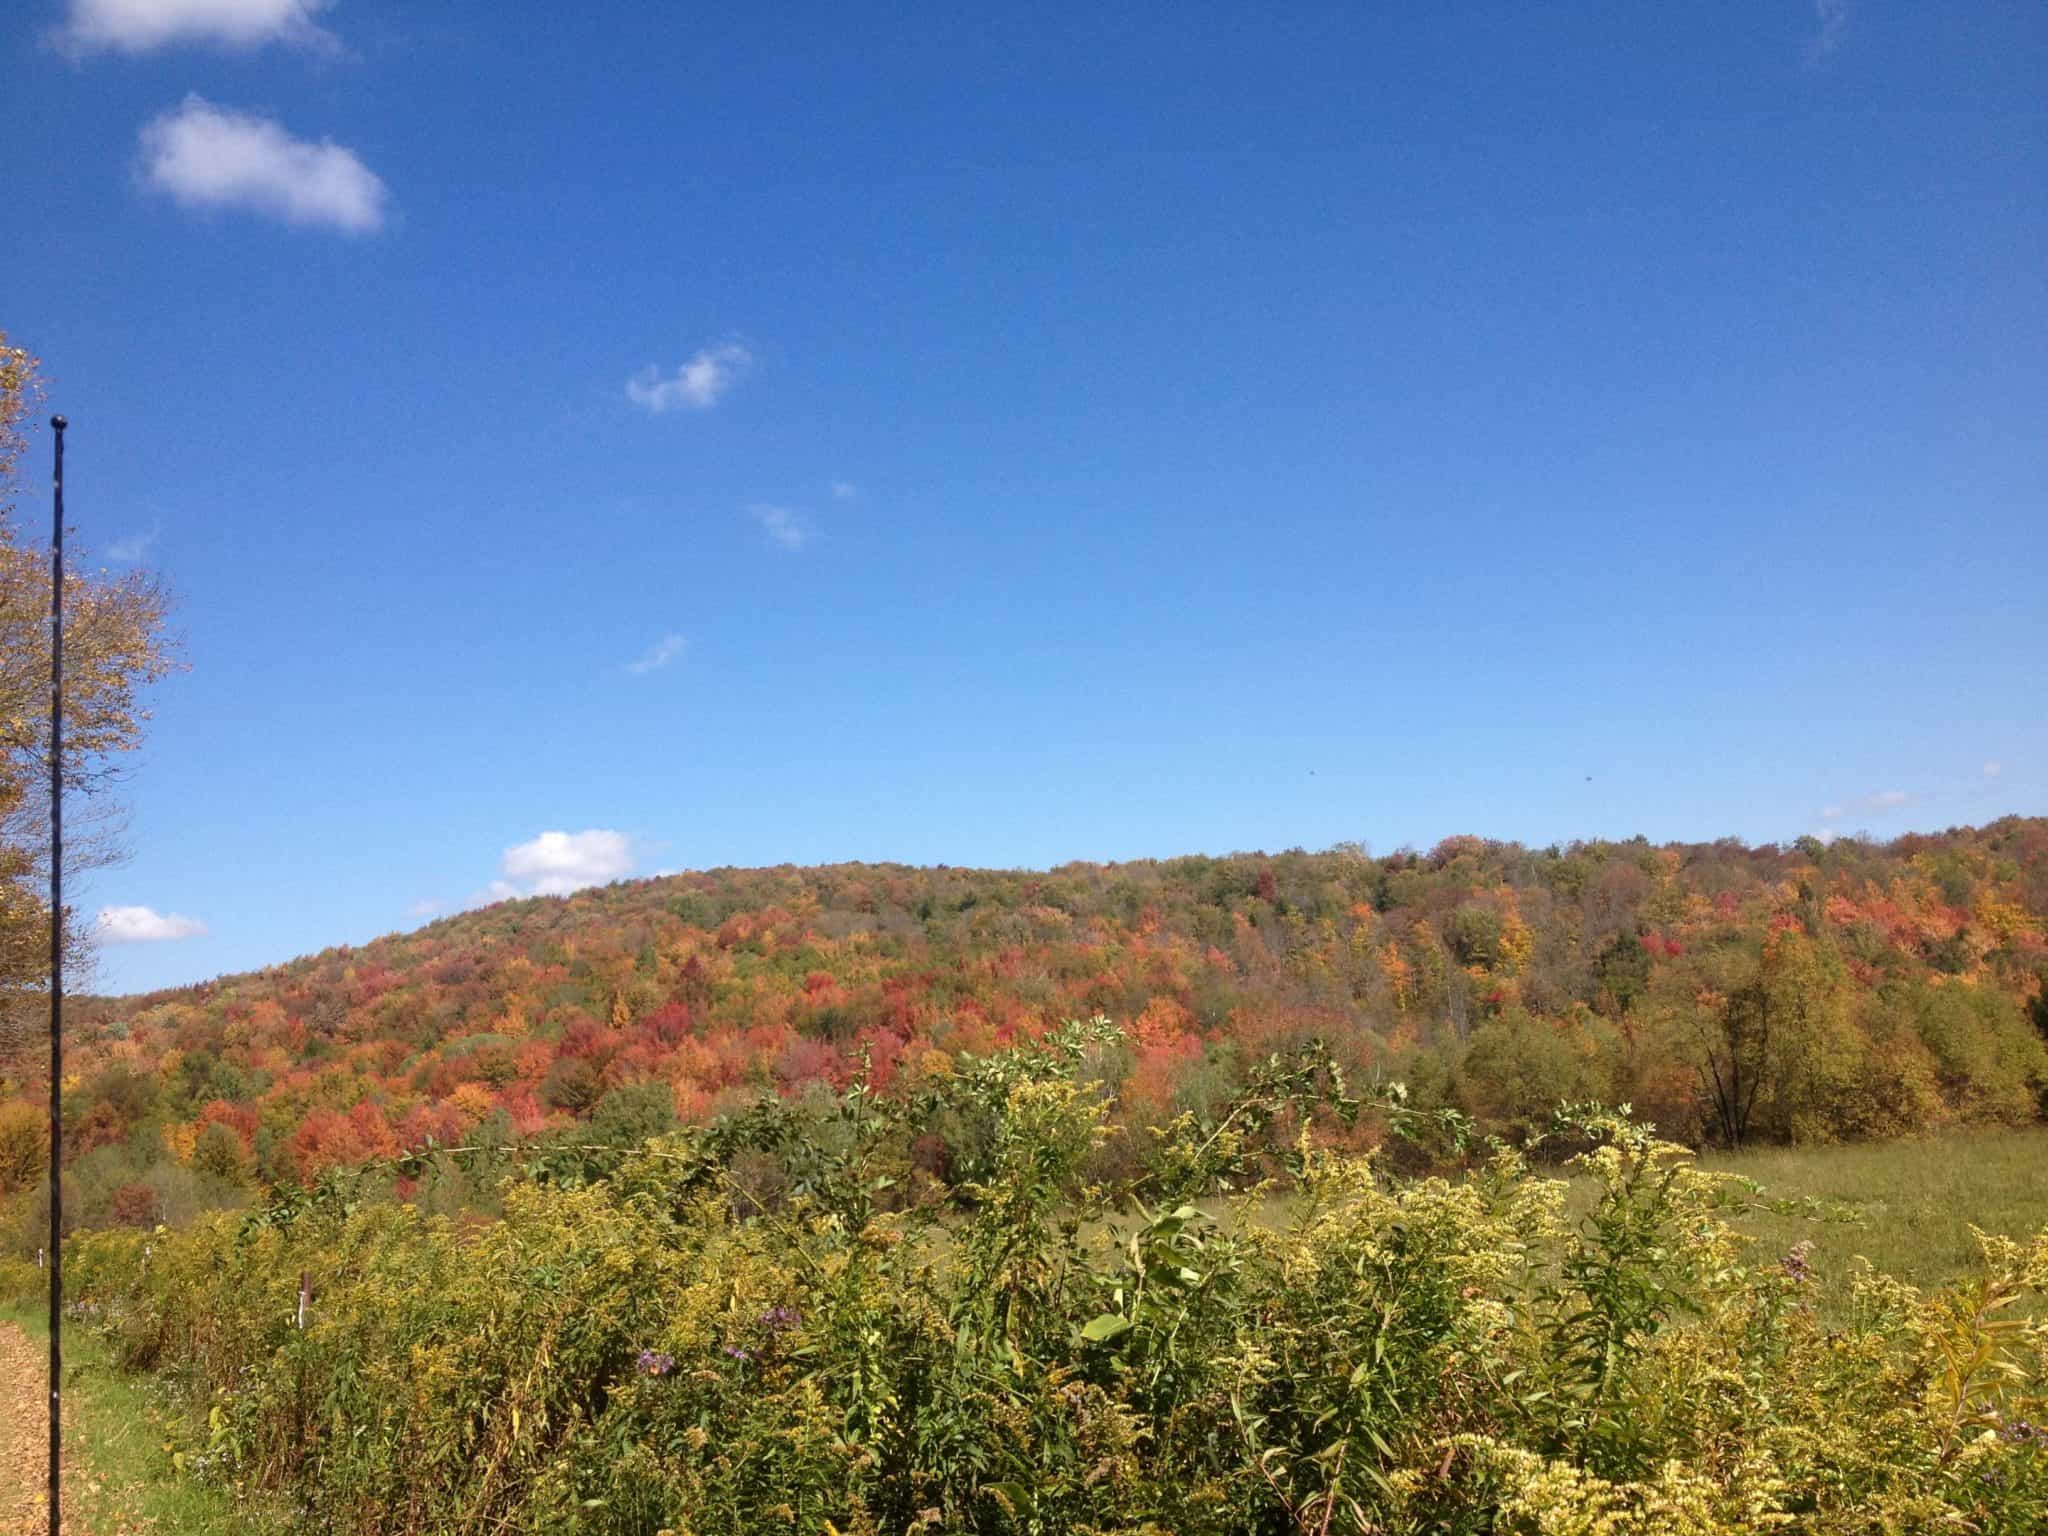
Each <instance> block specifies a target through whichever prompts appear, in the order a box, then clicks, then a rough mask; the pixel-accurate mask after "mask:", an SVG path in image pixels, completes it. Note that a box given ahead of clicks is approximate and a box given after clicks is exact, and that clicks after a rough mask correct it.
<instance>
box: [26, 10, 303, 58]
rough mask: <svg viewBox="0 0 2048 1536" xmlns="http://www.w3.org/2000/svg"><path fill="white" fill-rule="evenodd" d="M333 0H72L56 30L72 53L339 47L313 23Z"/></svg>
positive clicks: (59, 44) (56, 37) (57, 37)
mask: <svg viewBox="0 0 2048 1536" xmlns="http://www.w3.org/2000/svg"><path fill="white" fill-rule="evenodd" d="M330 3H331V0H71V5H70V9H69V10H68V11H67V13H66V15H65V18H64V25H63V26H61V27H59V28H58V29H57V30H56V32H55V33H54V34H53V39H52V40H53V41H54V42H55V43H56V45H57V47H59V48H60V49H62V50H63V51H65V52H66V53H71V54H85V53H97V52H100V51H102V50H106V49H112V50H114V51H115V52H118V53H148V52H149V51H151V50H152V49H156V48H168V47H173V46H175V45H177V44H179V43H219V44H221V45H223V46H225V47H229V48H255V47H258V46H260V45H261V44H264V43H285V44H289V45H291V46H295V47H300V48H334V47H336V46H337V44H336V41H335V38H334V35H333V34H332V33H330V32H326V31H323V30H322V29H321V28H319V27H317V26H315V25H314V24H313V17H314V15H315V14H316V13H317V12H320V11H324V10H326V9H327V7H328V5H329V4H330Z"/></svg>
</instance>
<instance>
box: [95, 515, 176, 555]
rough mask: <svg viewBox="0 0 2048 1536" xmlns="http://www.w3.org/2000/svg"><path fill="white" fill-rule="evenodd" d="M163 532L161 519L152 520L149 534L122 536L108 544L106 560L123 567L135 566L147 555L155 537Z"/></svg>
mask: <svg viewBox="0 0 2048 1536" xmlns="http://www.w3.org/2000/svg"><path fill="white" fill-rule="evenodd" d="M163 531H164V524H163V519H162V518H153V519H151V521H150V525H149V532H147V533H130V534H124V535H123V536H122V537H120V538H118V539H116V540H114V542H113V543H111V544H109V545H108V546H107V550H106V554H107V558H108V559H109V560H119V561H120V562H121V563H122V564H124V565H135V564H137V563H139V562H140V561H141V560H142V558H143V557H144V556H145V555H147V554H148V553H149V547H150V545H152V544H154V543H155V542H156V538H157V535H158V534H160V533H162V532H163Z"/></svg>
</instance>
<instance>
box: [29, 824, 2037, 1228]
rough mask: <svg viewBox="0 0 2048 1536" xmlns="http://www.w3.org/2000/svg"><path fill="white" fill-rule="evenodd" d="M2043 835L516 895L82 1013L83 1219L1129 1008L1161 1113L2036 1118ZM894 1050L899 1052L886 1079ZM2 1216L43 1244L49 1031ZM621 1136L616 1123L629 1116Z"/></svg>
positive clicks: (1641, 845)
mask: <svg viewBox="0 0 2048 1536" xmlns="http://www.w3.org/2000/svg"><path fill="white" fill-rule="evenodd" d="M2044 934H2048V821H2044V820H2041V819H2022V818H2008V819H2005V820H2002V821H1999V822H1996V823H1993V824H1991V825H1988V826H1985V827H1982V828H1976V829H1967V828H1966V829H1958V830H1954V831H1950V832H1946V833H1941V834H1938V835H1927V836H1919V835H1916V836H1909V837H1904V838H1900V839H1898V840H1896V841H1894V842H1892V843H1889V844H1884V845H1875V844H1869V843H1865V842H1861V841H1851V840H1843V841H1837V842H1834V843H1832V844H1829V845H1823V844H1821V843H1820V842H1818V841H1816V840H1813V839H1804V840H1802V841H1801V842H1800V843H1799V844H1797V845H1795V846H1792V847H1784V848H1780V847H1775V846H1765V847H1757V848H1751V847H1746V846H1744V845H1743V844H1741V843H1739V842H1735V841H1723V842H1717V843H1708V844H1685V845H1667V846H1661V847H1660V846H1654V845H1651V844H1649V843H1648V842H1646V841H1643V840H1640V839H1638V840H1634V841H1629V842H1590V843H1577V844H1571V845H1567V846H1561V847H1551V848H1544V849H1530V848H1525V847H1522V846H1520V845H1517V844H1513V843H1500V842H1489V841H1484V840H1482V839H1479V838H1475V837H1456V838H1451V839H1448V840H1446V841H1445V842H1443V843H1441V844H1439V845H1438V846H1436V847H1435V848H1433V849H1431V850H1429V851H1427V852H1426V853H1425V852H1410V851H1403V852H1399V853H1395V854H1391V855H1387V856H1384V857H1374V856H1372V855H1370V854H1368V853H1367V852H1366V851H1365V850H1363V849H1360V848H1355V847H1352V848H1338V849H1333V850H1330V851H1328V852H1323V853H1305V852H1299V851H1296V852H1289V853H1282V854H1276V855H1271V856H1267V855H1251V854H1248V855H1234V856H1230V857H1225V858H1183V859H1172V860H1166V861H1157V862H1155V861H1145V862H1139V863H1128V864H1116V865H1084V864H1076V865H1067V866H1064V867H1061V868H1059V869H1055V870H1051V871H1044V872H1028V871H987V870H965V869H949V868H945V867H939V868H930V869H917V868H909V867H903V866H893V865H838V866H832V867H827V868H817V869H797V868H788V867H784V868H776V869H761V870H714V871H708V872H703V873H696V874H685V875H679V876H675V877H672V878H667V879H661V880H651V881H640V882H631V883H625V884H619V885H614V886H610V887H607V888H604V889H595V890H590V891H585V892H582V893H579V894H577V895H574V896H571V897H568V898H542V899H534V900H527V901H514V902H507V903H503V904H501V905H498V906H493V907H489V908H485V909H483V910H480V911H476V912H471V913H467V914H464V915H462V916H459V917H454V918H450V919H448V920H446V921H442V922H438V923H434V924H431V925H429V926H427V927H425V928H422V929H420V930H418V931H417V932H413V933H408V934H401V935H395V936H392V937H389V938H385V939H380V940H378V941H376V942H374V943H371V944H368V945H364V946H362V947H360V948H350V949H335V950H330V951H327V952H325V953H323V954H320V955H316V956H312V957H310V958H307V959H304V960H299V961H295V962H293V963H291V964H288V965H282V966H277V967H274V968H272V969H269V970H266V971H262V972H258V973H253V974H249V975H243V976H235V977H228V978H223V979H221V980H219V981H216V982H212V983H209V984H206V985H202V986H197V987H192V988H186V989H181V990H177V991H170V992H163V993H158V994H152V995H148V996H141V997H133V998H121V999H104V1000H96V1001H93V1002H90V1003H87V1004H85V1005H82V1006H81V1007H80V1008H79V1009H78V1010H77V1011H75V1012H74V1014H73V1016H72V1025H71V1027H72V1044H71V1047H70V1052H71V1054H70V1057H69V1062H70V1064H72V1069H73V1070H74V1071H75V1073H76V1076H75V1078H74V1079H73V1080H72V1081H70V1082H68V1083H67V1086H66V1093H67V1098H66V1115H67V1127H68V1129H67V1136H68V1137H69V1138H70V1140H71V1144H70V1145H69V1146H67V1148H66V1161H67V1167H68V1168H69V1169H71V1170H72V1172H71V1173H70V1174H69V1175H68V1176H69V1177H71V1178H74V1179H75V1180H76V1188H75V1190H74V1191H73V1192H72V1193H70V1194H68V1195H67V1200H66V1206H67V1210H68V1211H75V1212H77V1213H78V1215H79V1219H80V1220H81V1221H82V1222H83V1223H85V1224H88V1225H95V1226H98V1225H108V1224H121V1223H128V1224H143V1225H148V1224H154V1223H155V1222H157V1221H159V1220H165V1219H169V1220H173V1221H175V1220H182V1219H184V1218H185V1217H188V1216H190V1215H191V1214H192V1213H193V1212H194V1211H196V1210H198V1209H201V1208H204V1207H206V1206H209V1205H220V1204H234V1203H238V1202H239V1201H241V1200H243V1199H245V1198H247V1194H248V1192H249V1191H251V1190H252V1189H255V1188H258V1187H260V1186H265V1185H269V1186H275V1185H279V1184H283V1183H298V1182H305V1181H309V1180H312V1179H314V1178H316V1177H317V1176H318V1175H319V1174H320V1173H321V1172H322V1171H323V1170H326V1169H329V1168H333V1167H337V1166H347V1165H351V1164H357V1163H361V1162H364V1161H367V1160H374V1159H380V1158H387V1157H391V1156H393V1155H396V1154H399V1153H402V1152H405V1151H407V1150H409V1149H413V1148H418V1147H421V1146H424V1145H426V1144H427V1143H428V1141H429V1139H430V1138H431V1139H432V1140H433V1141H434V1142H436V1143H438V1144H440V1145H444V1146H445V1145H450V1144H455V1143H459V1142H477V1141H479V1140H483V1141H493V1142H498V1143H505V1142H513V1141H518V1142H531V1141H534V1140H536V1139H541V1138H547V1137H550V1136H553V1137H557V1138H567V1139H579V1138H580V1139H582V1140H586V1141H587V1140H590V1139H591V1136H590V1134H589V1133H590V1126H591V1125H592V1124H593V1123H594V1124H596V1125H597V1126H598V1127H599V1128H600V1130H601V1131H602V1133H603V1137H611V1136H622V1137H637V1136H639V1135H643V1134H652V1133H657V1132H659V1131H662V1130H664V1129H667V1128H669V1127H671V1126H673V1125H676V1124H692V1123H702V1122H704V1121H706V1120H708V1119H710V1118H712V1117H714V1116H716V1115H718V1114H720V1113H722V1112H725V1111H728V1110H733V1109H736V1108H738V1107H741V1106H744V1105H745V1104H747V1103H749V1102H751V1101H752V1100H754V1099H755V1098H757V1097H758V1096H759V1095H760V1094H761V1093H762V1092H764V1091H769V1092H773V1093H776V1094H780V1095H783V1096H801V1095H804V1094H806V1093H809V1092H814V1091H831V1090H839V1089H843V1088H844V1087H845V1086H846V1085H847V1084H848V1083H849V1082H850V1081H852V1080H853V1078H854V1076H855V1074H856V1073H858V1072H861V1071H863V1070H865V1072H866V1074H867V1077H866V1080H867V1081H869V1082H871V1083H872V1084H873V1085H874V1086H875V1087H876V1088H877V1089H879V1090H880V1091H883V1092H892V1091H898V1090H900V1089H901V1088H902V1087H903V1086H904V1085H906V1084H914V1083H916V1082H918V1081H921V1080H925V1079H929V1078H932V1077H936V1076H943V1074H944V1072H945V1071H946V1070H947V1067H948V1065H949V1063H950V1062H951V1061H952V1060H954V1059H956V1058H958V1057H959V1056H961V1055H963V1054H965V1055H985V1054H986V1053H988V1052H990V1051H993V1050H996V1049H998V1048H1000V1047H1003V1046H1005V1045H1007V1044H1010V1043H1012V1042H1016V1041H1019V1040H1028V1039H1031V1038H1035V1037H1036V1036H1038V1035H1040V1034H1042V1033H1043V1032H1044V1031H1045V1030H1046V1029H1048V1028H1049V1027H1052V1026H1053V1025H1054V1024H1056V1023H1057V1022H1058V1021H1059V1020H1062V1019H1066V1018H1073V1017H1086V1016H1090V1015H1094V1014H1104V1015H1107V1016H1108V1017H1110V1018H1112V1019H1114V1020H1116V1021H1118V1022H1119V1023H1120V1024H1123V1025H1124V1026H1126V1028H1127V1031H1128V1040H1127V1042H1126V1043H1125V1044H1124V1045H1122V1046H1121V1047H1119V1048H1118V1049H1116V1050H1115V1051H1112V1052H1110V1053H1107V1055H1106V1056H1105V1058H1104V1060H1103V1062H1102V1063H1101V1066H1100V1068H1099V1070H1100V1071H1102V1072H1103V1073H1104V1074H1105V1076H1106V1081H1107V1082H1108V1085H1109V1086H1110V1087H1112V1088H1113V1089H1114V1092H1115V1099H1116V1106H1117V1107H1116V1110H1115V1114H1114V1118H1115V1121H1116V1122H1117V1123H1118V1125H1119V1126H1120V1127H1122V1128H1123V1129H1124V1130H1126V1131H1127V1132H1129V1134H1127V1135H1124V1136H1122V1137H1121V1138H1113V1139H1112V1141H1111V1143H1110V1144H1109V1145H1108V1147H1107V1148H1106V1149H1105V1150H1104V1151H1103V1153H1102V1154H1101V1156H1102V1157H1103V1158H1104V1159H1106V1160H1108V1162H1109V1164H1110V1165H1111V1166H1112V1169H1113V1167H1114V1164H1115V1160H1116V1159H1117V1158H1118V1157H1120V1156H1122V1157H1132V1156H1135V1155H1136V1153H1135V1152H1133V1151H1119V1150H1118V1149H1119V1148H1120V1147H1121V1148H1136V1147H1138V1146H1140V1145H1141V1142H1142V1137H1141V1136H1140V1135H1139V1134H1138V1132H1139V1129H1140V1128H1141V1127H1143V1126H1145V1125H1149V1124H1157V1123H1160V1122H1162V1121H1164V1120H1166V1119H1169V1118H1171V1117H1172V1116H1173V1115H1174V1114H1176V1113H1178V1112H1180V1111H1183V1110H1191V1111H1196V1112H1198V1113H1202V1114H1209V1113H1213V1112H1214V1110H1215V1108H1216V1106H1218V1105H1221V1104H1224V1103H1227V1102H1229V1101H1230V1100H1231V1098H1232V1096H1233V1095H1234V1094H1236V1093H1237V1092H1238V1091H1239V1090H1240V1089H1241V1088H1242V1086H1243V1084H1244V1082H1245V1074H1246V1072H1247V1071H1248V1069H1249V1067H1250V1064H1252V1063H1254V1062H1256V1061H1258V1060H1260V1059H1263V1058H1264V1057H1265V1056H1266V1055H1267V1054H1268V1053H1270V1052H1271V1051H1273V1050H1276V1049H1283V1048H1292V1047H1293V1046H1295V1045H1298V1044H1300V1043H1302V1042H1305V1041H1308V1040H1311V1039H1313V1040H1320V1041H1323V1042H1327V1043H1328V1045H1329V1047H1330V1048H1331V1049H1332V1050H1333V1051H1334V1052H1335V1053H1336V1056H1337V1058H1338V1060H1339V1061H1340V1062H1341V1064H1342V1065H1343V1067H1344V1068H1345V1069H1346V1070H1347V1071H1348V1072H1349V1073H1350V1075H1351V1076H1352V1077H1353V1078H1354V1080H1358V1081H1367V1080H1370V1079H1372V1078H1373V1077H1374V1076H1376V1075H1378V1076H1385V1077H1398V1078H1401V1079H1402V1080H1404V1081H1405V1082H1406V1083H1407V1084H1408V1085H1409V1087H1410V1089H1411V1092H1412V1093H1413V1095H1414V1098H1415V1102H1416V1103H1417V1104H1418V1105H1419V1106H1421V1107H1425V1108H1436V1107H1450V1108H1455V1109H1458V1110H1460V1111H1462V1112H1464V1113H1466V1114H1468V1115H1470V1116H1471V1117H1473V1118H1474V1119H1475V1120H1476V1121H1477V1122H1478V1123H1479V1124H1480V1125H1481V1126H1482V1127H1483V1128H1484V1129H1487V1130H1490V1131H1499V1132H1503V1133H1506V1134H1510V1135H1513V1134H1519V1133H1521V1132H1524V1131H1526V1130H1527V1129H1528V1128H1530V1127H1531V1126H1533V1125H1535V1124H1538V1123H1540V1122H1541V1121H1542V1120H1543V1119H1544V1118H1545V1117H1546V1116H1547V1115H1548V1114H1549V1112H1550V1109H1551V1107H1552V1106H1554V1105H1555V1104H1557V1103H1559V1102H1560V1101H1565V1100H1580V1101H1590V1100H1598V1101H1601V1102H1606V1103H1624V1102H1625V1103H1629V1104H1631V1105H1632V1106H1633V1107H1634V1111H1635V1113H1636V1114H1637V1115H1638V1116H1641V1117H1643V1118H1646V1119H1648V1120H1650V1121H1653V1122H1654V1123H1656V1124H1657V1125H1658V1126H1659V1127H1660V1129H1661V1131H1662V1132H1663V1133H1664V1134H1666V1135H1668V1136H1670V1137H1672V1138H1674V1139H1677V1140H1680V1141H1683V1142H1687V1143H1691V1144H1695V1145H1698V1144H1703V1143H1716V1144H1739V1143H1744V1142H1755V1141H1766V1140H1771V1141H1783V1140H1798V1141H1818V1140H1830V1139H1843V1138H1859V1137H1884V1136H1894V1135H1901V1134H1908V1133H1915V1132H1922V1131H1927V1130H1933V1129H1939V1128H1942V1127H1948V1126H1959V1125H1981V1124H2016V1123H2022V1122H2027V1121H2031V1120H2034V1119H2036V1118H2038V1117H2039V1116H2040V1115H2041V1113H2042V1105H2043V1095H2044V1090H2048V1046H2044V1026H2048V1003H2044V1000H2043V997H2044V993H2043V974H2044V970H2048V942H2044ZM863 1064H865V1066H863ZM9 1070H11V1071H12V1074H13V1075H12V1076H11V1077H9V1078H7V1079H6V1080H4V1081H0V1198H4V1197H5V1193H6V1192H11V1194H12V1199H11V1203H10V1204H9V1205H8V1207H7V1210H8V1211H10V1212H11V1213H12V1220H13V1225H14V1226H15V1227H16V1228H17V1229H18V1231H19V1234H20V1235H19V1236H18V1237H17V1238H16V1241H17V1242H26V1241H30V1240H31V1238H32V1232H33V1220H32V1217H33V1212H32V1211H30V1210H29V1206H30V1204H31V1203H32V1201H33V1198H34V1196H33V1187H34V1186H35V1184H36V1183H37V1178H38V1174H39V1171H40V1169H41V1167H42V1159H43V1157H44V1149H43V1148H42V1145H41V1141H40V1135H41V1132H40V1130H39V1129H38V1126H39V1122H40V1114H39V1113H38V1112H37V1110H36V1108H35V1106H36V1103H37V1102H38V1100H39V1097H40V1094H41V1092H42V1089H41V1085H40V1084H39V1082H38V1080H37V1078H36V1075H35V1074H36V1072H37V1070H38V1062H37V1057H36V1056H35V1055H34V1054H33V1053H28V1054H26V1056H25V1057H24V1058H22V1059H19V1060H18V1061H17V1063H16V1064H15V1065H14V1066H13V1067H12V1068H11V1069H9ZM603 1137H600V1138H599V1139H603Z"/></svg>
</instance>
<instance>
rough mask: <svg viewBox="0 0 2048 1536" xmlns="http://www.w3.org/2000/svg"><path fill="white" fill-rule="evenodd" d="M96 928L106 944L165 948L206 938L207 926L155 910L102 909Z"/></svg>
mask: <svg viewBox="0 0 2048 1536" xmlns="http://www.w3.org/2000/svg"><path fill="white" fill-rule="evenodd" d="M95 927H96V928H97V930H98V933H99V936H100V940H101V942H103V943H107V944H162V943H166V942H168V941H170V940H173V939H200V938H204V937H205V936H206V924H204V923H202V922H201V921H199V919H198V918H196V917H185V916H183V915H181V914H180V913H177V912H159V911H157V910H156V909H155V908H154V907H101V908H100V914H99V918H98V921H97V923H96V924H95Z"/></svg>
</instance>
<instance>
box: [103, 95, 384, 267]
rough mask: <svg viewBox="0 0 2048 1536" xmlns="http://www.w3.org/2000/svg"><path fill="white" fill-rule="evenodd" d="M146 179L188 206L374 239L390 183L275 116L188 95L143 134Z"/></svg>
mask: <svg viewBox="0 0 2048 1536" xmlns="http://www.w3.org/2000/svg"><path fill="white" fill-rule="evenodd" d="M142 151H143V160H144V164H143V175H144V178H145V179H146V180H147V181H148V183H149V185H151V186H153V187H155V188H157V189H158V190H159V191H162V192H167V193H169V194H170V196H171V198H172V200H173V201H175V202H176V203H178V204H179V206H181V207H185V208H233V209H240V210H243V211H245V212H249V213H260V214H264V215H267V216H268V217H270V218H274V219H281V220H282V221H283V222H285V223H287V224H295V225H300V226H307V227H315V226H320V227H325V228H328V229H336V230H339V231H341V232H342V233H343V234H345V235H366V234H374V233H375V232H376V231H377V230H379V229H382V228H383V227H384V208H385V203H386V201H387V199H388V194H387V193H386V190H385V187H384V183H383V182H382V181H381V180H379V179H378V177H377V174H376V172H374V171H372V170H371V169H370V168H369V167H368V166H367V165H365V164H363V162H362V160H361V159H360V158H359V157H358V156H357V154H356V152H355V151H354V150H352V149H345V148H343V147H342V146H341V145H339V144H336V143H335V142H333V140H331V139H322V140H321V141H320V142H319V143H317V144H315V143H313V142H312V141H310V140H307V139H296V138H293V137H292V136H291V134H290V133H288V132H286V131H285V129H284V128H283V127H282V126H281V125H279V124H278V123H276V122H274V121H273V120H272V119H270V118H267V117H259V116H257V115H256V114H254V113H250V112H236V111H234V110H232V109H230V108H227V107H217V106H215V105H214V104H213V103H212V102H210V101H208V100H206V98H205V97H203V96H197V95H193V96H187V97H186V98H185V99H184V101H183V102H181V103H180V104H179V105H178V106H176V107H174V108H172V109H171V110H170V111H168V112H165V113H163V114H162V115H161V116H159V117H156V118H153V119H152V120H151V121H149V122H148V123H146V124H144V125H143V129H142Z"/></svg>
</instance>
